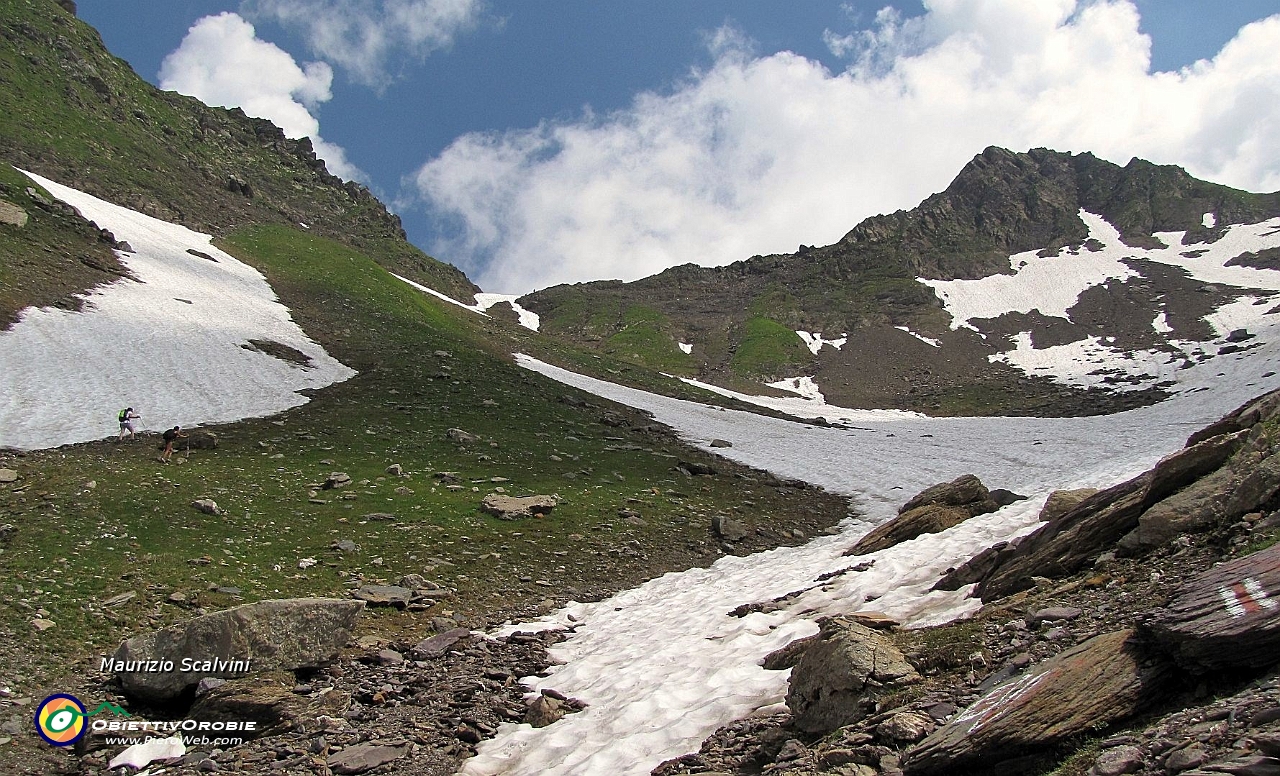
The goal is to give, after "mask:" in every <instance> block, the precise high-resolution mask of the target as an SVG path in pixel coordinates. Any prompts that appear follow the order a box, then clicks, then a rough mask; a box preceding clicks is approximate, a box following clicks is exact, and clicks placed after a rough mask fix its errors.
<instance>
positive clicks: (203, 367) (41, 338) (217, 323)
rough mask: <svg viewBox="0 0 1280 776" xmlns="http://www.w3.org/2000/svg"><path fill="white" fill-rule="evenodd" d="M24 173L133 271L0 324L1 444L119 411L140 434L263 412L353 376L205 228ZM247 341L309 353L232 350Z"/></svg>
mask: <svg viewBox="0 0 1280 776" xmlns="http://www.w3.org/2000/svg"><path fill="white" fill-rule="evenodd" d="M27 175H28V176H29V177H30V178H31V179H32V180H34V181H36V182H37V183H39V184H40V185H41V186H43V187H44V188H45V189H46V190H47V191H48V192H49V193H50V194H53V195H54V196H55V197H57V198H58V199H60V200H62V201H63V202H66V203H67V204H69V205H71V206H72V207H74V208H76V209H77V210H79V211H80V214H81V215H83V216H84V217H85V218H86V219H88V220H90V221H92V222H94V223H96V224H97V225H98V226H99V227H101V228H103V229H108V230H110V231H111V233H112V234H114V235H115V237H116V239H117V240H122V241H124V242H127V243H128V244H129V246H130V247H132V248H133V251H132V252H128V251H117V252H116V255H117V256H118V257H119V259H120V261H121V263H122V264H124V265H125V266H126V267H127V268H128V269H129V271H130V272H131V273H132V274H133V276H134V278H136V279H121V280H117V281H115V282H114V283H111V284H109V285H106V286H101V287H99V288H96V289H94V290H92V291H90V292H89V293H87V294H85V295H84V304H83V308H82V310H81V311H79V312H71V311H67V310H60V309H54V308H39V309H37V308H27V309H26V310H24V311H22V314H21V318H20V320H19V321H18V323H17V324H16V325H14V326H13V327H12V328H11V329H9V330H8V331H3V332H0V366H2V367H3V368H0V396H3V397H4V400H3V403H0V447H16V448H20V449H35V448H42V447H55V446H57V445H62V444H68V443H73V442H87V441H90V440H94V439H101V438H103V437H106V436H109V435H112V434H115V433H117V432H118V430H119V425H118V423H117V422H116V415H117V413H118V412H119V411H120V410H121V409H122V408H124V407H133V408H134V409H135V410H136V411H137V412H138V413H140V414H141V415H142V419H141V420H140V421H137V422H136V423H135V425H136V426H137V427H138V429H139V430H143V429H162V428H169V427H171V426H174V425H181V426H184V427H186V426H194V425H197V424H200V423H219V422H224V421H232V420H238V419H240V418H247V417H258V416H263V415H270V414H273V413H276V412H280V411H282V410H286V409H288V408H290V407H295V406H297V405H299V404H303V403H304V402H306V401H307V399H306V397H305V396H302V395H301V394H299V393H297V392H298V391H299V390H302V389H304V388H323V387H324V386H326V385H332V384H333V383H336V382H340V381H342V380H346V379H348V378H349V377H351V376H352V375H354V374H355V372H354V371H352V370H351V369H348V368H347V367H345V366H343V365H342V364H340V363H338V361H336V360H334V359H333V358H332V357H330V356H329V355H328V354H327V353H325V351H324V349H323V348H321V347H320V346H319V345H317V344H316V343H314V342H312V341H311V339H310V338H309V337H307V335H306V334H305V333H303V331H302V329H301V328H299V326H298V325H297V324H296V323H294V321H293V319H292V318H290V317H289V311H288V309H286V308H285V307H284V305H282V304H280V302H279V301H277V299H276V296H275V292H273V291H272V290H271V287H270V286H269V285H268V284H267V280H266V278H264V277H263V276H262V274H261V273H259V272H258V271H257V270H255V269H253V268H252V267H250V266H248V265H247V264H244V263H243V262H240V261H237V260H236V259H235V258H233V257H232V256H230V255H228V254H227V253H224V252H223V251H220V250H218V249H217V248H215V247H213V246H212V245H211V244H210V240H211V239H212V238H210V237H209V235H205V234H200V233H198V232H194V231H191V230H190V229H187V228H185V227H182V226H177V225H174V224H170V223H166V222H164V221H161V220H158V219H155V218H151V217H150V216H145V215H143V214H141V213H138V212H136V211H134V210H129V209H127V208H123V207H119V206H117V205H113V204H111V203H109V202H104V201H102V200H100V199H98V198H96V197H92V196H89V195H88V194H84V193H82V192H79V191H76V190H75V189H71V188H67V187H66V186H61V185H59V184H57V183H54V182H53V181H50V180H46V179H44V178H41V177H40V176H38V175H33V174H31V173H27ZM192 251H197V252H199V253H201V254H204V256H207V257H209V258H205V257H203V256H198V255H196V254H195V253H192ZM255 339H256V340H264V341H271V342H275V343H279V344H281V345H285V346H288V347H290V348H293V349H294V350H297V351H299V352H301V353H303V354H305V355H306V356H307V357H308V358H309V359H310V362H309V363H308V364H307V365H305V366H304V365H300V364H296V363H291V362H289V361H284V360H281V359H279V358H275V357H274V356H270V355H267V354H266V353H263V352H260V351H258V350H251V349H247V348H246V347H243V346H245V345H249V341H250V340H255Z"/></svg>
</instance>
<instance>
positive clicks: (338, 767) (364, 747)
mask: <svg viewBox="0 0 1280 776" xmlns="http://www.w3.org/2000/svg"><path fill="white" fill-rule="evenodd" d="M408 753H409V745H408V744H405V745H403V746H378V745H376V744H361V745H359V746H350V747H347V748H346V749H343V750H342V751H341V752H338V753H336V754H332V755H329V760H328V765H329V769H330V770H332V771H333V772H334V773H341V774H352V773H364V772H365V771H371V770H373V769H374V768H377V767H378V766H379V765H386V764H387V763H389V762H395V761H396V760H399V759H400V758H401V757H404V756H405V755H406V754H408Z"/></svg>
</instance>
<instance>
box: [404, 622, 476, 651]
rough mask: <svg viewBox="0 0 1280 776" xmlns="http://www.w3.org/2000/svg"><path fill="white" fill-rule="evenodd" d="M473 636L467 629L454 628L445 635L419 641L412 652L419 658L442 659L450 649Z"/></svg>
mask: <svg viewBox="0 0 1280 776" xmlns="http://www.w3.org/2000/svg"><path fill="white" fill-rule="evenodd" d="M470 635H471V631H469V630H467V629H466V628H454V629H452V630H447V631H445V632H444V633H440V634H437V635H435V636H432V637H431V638H429V639H423V640H422V641H419V642H418V643H417V644H416V645H415V646H414V648H413V649H412V650H411V651H410V654H412V655H413V656H414V657H417V658H434V657H440V656H441V655H443V654H444V653H446V652H448V651H449V647H452V646H453V645H454V644H457V643H458V642H459V641H461V640H462V639H465V638H466V637H467V636H470Z"/></svg>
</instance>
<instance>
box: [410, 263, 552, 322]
mask: <svg viewBox="0 0 1280 776" xmlns="http://www.w3.org/2000/svg"><path fill="white" fill-rule="evenodd" d="M391 276H392V277H394V278H396V279H397V280H400V281H403V282H405V283H408V284H409V285H410V286H413V287H414V288H416V289H418V290H419V291H421V292H423V293H424V294H429V295H431V296H434V297H435V298H437V299H439V300H441V301H444V302H448V303H449V304H456V305H457V306H458V307H461V308H462V309H464V310H470V311H471V312H473V313H478V314H479V315H483V316H485V317H486V318H488V317H489V313H488V312H486V310H488V309H489V308H490V307H493V306H494V305H496V304H499V303H501V302H508V303H510V305H511V309H513V310H515V311H516V315H518V316H519V319H520V320H519V323H520V325H521V326H523V327H525V328H526V329H529V330H530V331H537V330H538V327H539V326H540V325H541V324H542V320H541V318H539V316H538V314H537V313H535V312H533V311H532V310H526V309H525V308H523V307H521V306H520V305H518V304H516V300H517V299H519V298H520V297H518V296H517V295H515V294H485V293H480V294H476V295H475V297H476V303H475V304H463V303H462V302H459V301H458V300H457V299H454V298H453V297H451V296H449V295H448V294H442V293H440V292H439V291H437V290H435V289H434V288H429V287H427V286H424V285H422V284H421V283H415V282H413V281H412V280H410V279H409V278H406V277H403V276H401V275H397V274H396V273H394V272H392V273H391Z"/></svg>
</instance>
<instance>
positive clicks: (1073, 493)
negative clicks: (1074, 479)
mask: <svg viewBox="0 0 1280 776" xmlns="http://www.w3.org/2000/svg"><path fill="white" fill-rule="evenodd" d="M1097 492H1098V489H1097V488H1076V489H1075V490H1055V491H1054V492H1052V493H1050V494H1049V498H1047V499H1045V502H1044V506H1043V507H1041V508H1040V522H1042V523H1047V522H1049V521H1051V520H1057V519H1058V518H1060V517H1062V516H1063V515H1065V514H1066V513H1068V512H1070V511H1071V510H1073V509H1075V508H1076V507H1078V506H1080V502H1082V501H1084V500H1085V499H1087V498H1089V497H1090V496H1092V495H1093V494H1095V493H1097Z"/></svg>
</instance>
